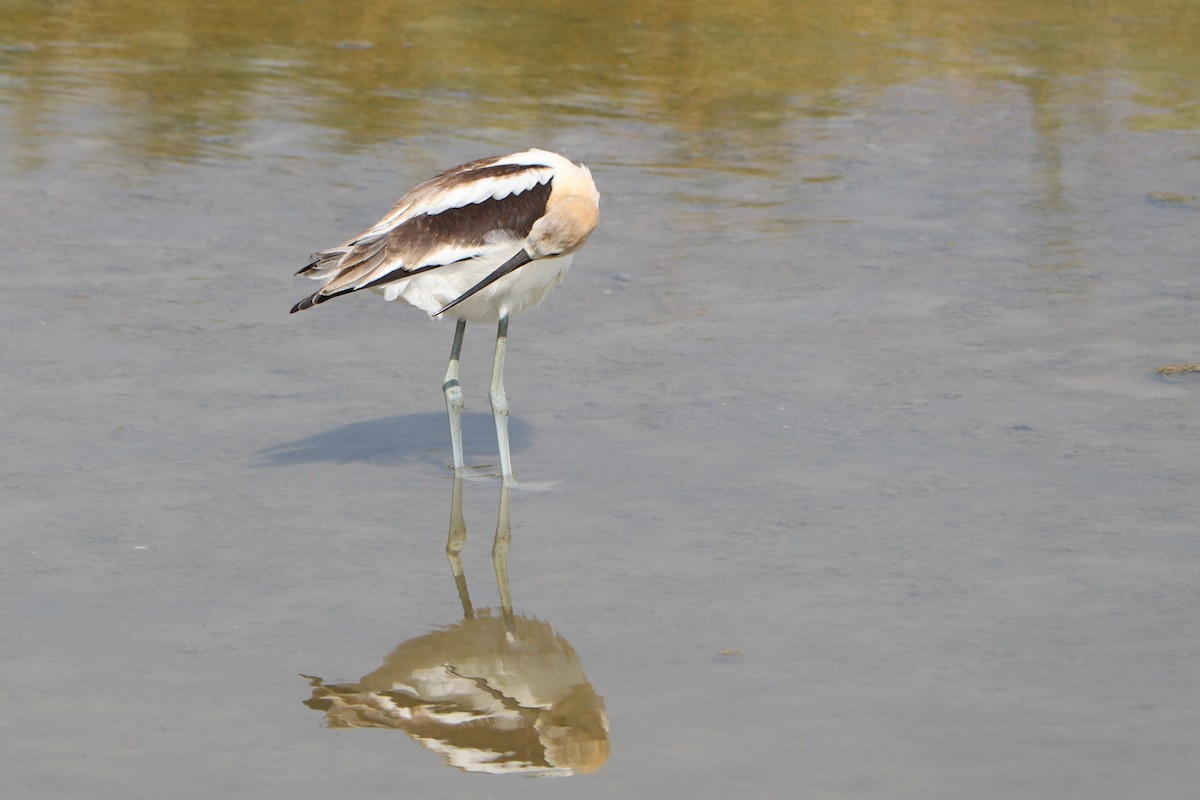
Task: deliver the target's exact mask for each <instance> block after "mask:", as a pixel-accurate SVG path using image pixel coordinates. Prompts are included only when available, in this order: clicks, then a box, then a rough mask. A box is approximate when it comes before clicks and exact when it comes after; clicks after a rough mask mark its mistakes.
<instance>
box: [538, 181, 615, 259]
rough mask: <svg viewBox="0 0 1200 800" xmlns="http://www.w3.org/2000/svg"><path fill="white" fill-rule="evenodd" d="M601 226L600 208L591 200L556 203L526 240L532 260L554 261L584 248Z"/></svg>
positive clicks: (573, 197)
mask: <svg viewBox="0 0 1200 800" xmlns="http://www.w3.org/2000/svg"><path fill="white" fill-rule="evenodd" d="M599 222H600V206H599V205H598V204H597V203H596V201H595V200H593V199H592V198H590V197H584V196H583V195H567V196H566V197H562V198H559V199H557V200H556V201H555V202H553V203H552V204H551V205H550V207H549V208H547V210H546V214H545V216H543V217H542V218H541V219H539V220H538V221H537V222H535V223H534V224H533V228H532V229H530V231H529V236H528V237H527V238H526V240H525V250H526V251H527V252H528V253H529V255H530V257H532V258H534V259H537V258H553V257H554V256H565V255H568V254H570V253H574V252H575V251H576V250H578V249H579V248H580V247H583V244H584V242H586V241H587V239H588V236H590V235H591V233H592V231H594V230H595V229H596V225H597V223H599Z"/></svg>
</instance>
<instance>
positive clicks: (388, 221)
mask: <svg viewBox="0 0 1200 800" xmlns="http://www.w3.org/2000/svg"><path fill="white" fill-rule="evenodd" d="M552 177H554V169H553V168H551V167H541V168H531V169H527V170H522V171H521V172H518V173H515V174H513V175H503V176H500V177H494V176H485V177H482V178H479V177H475V178H473V177H471V173H465V174H464V175H463V176H462V178H461V179H460V180H459V181H457V182H455V183H454V184H453V185H452V186H450V188H448V189H442V190H440V191H436V192H432V193H430V194H428V195H425V196H424V197H416V198H413V201H412V202H410V203H407V204H405V205H403V206H401V207H399V208H397V209H395V210H394V211H393V212H392V213H391V214H388V215H387V216H386V217H384V218H383V219H381V220H380V221H379V222H377V223H376V224H375V226H374V227H373V228H371V229H370V230H368V231H366V232H365V233H363V234H362V235H361V236H360V237H359V238H360V239H366V238H369V237H371V236H373V235H375V234H379V233H385V232H387V231H390V230H391V229H393V228H395V227H397V226H398V225H401V224H402V223H404V222H405V221H407V220H410V219H412V218H413V217H417V216H420V215H421V214H428V215H430V216H433V215H435V214H441V213H442V212H443V211H448V210H449V209H451V208H462V207H463V206H469V205H474V204H475V203H482V202H484V201H485V200H503V199H504V198H505V197H508V196H509V195H514V194H521V193H522V192H527V191H529V190H530V189H532V188H533V187H535V186H538V185H541V184H544V183H545V182H546V181H548V180H550V179H551V178H552Z"/></svg>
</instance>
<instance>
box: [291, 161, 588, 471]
mask: <svg viewBox="0 0 1200 800" xmlns="http://www.w3.org/2000/svg"><path fill="white" fill-rule="evenodd" d="M599 219H600V194H599V192H597V191H596V184H595V183H594V182H593V181H592V175H591V173H590V172H589V171H588V169H587V167H584V166H581V165H578V164H575V163H572V162H571V161H569V160H567V159H566V158H564V157H562V156H560V155H558V154H557V153H550V152H547V151H545V150H527V151H525V152H523V153H514V154H512V155H507V156H499V157H495V158H484V159H480V160H478V161H471V162H469V163H467V164H463V165H461V166H458V167H454V168H453V169H449V170H446V171H445V172H443V173H442V174H440V175H438V176H436V177H434V178H431V179H429V180H427V181H425V182H424V183H422V184H421V185H420V186H417V187H416V188H415V189H413V190H412V191H410V192H409V193H408V194H406V195H404V196H403V197H401V198H400V200H399V201H398V202H397V203H396V205H395V207H394V208H393V209H392V210H391V212H390V213H389V214H388V215H387V216H385V217H384V218H383V219H381V220H380V221H379V222H377V223H375V225H374V226H373V227H371V228H370V229H368V230H367V231H364V232H363V233H361V234H359V235H358V236H356V237H354V238H353V239H351V240H349V241H348V242H346V243H345V244H343V245H340V246H338V247H334V248H330V249H329V250H323V251H321V252H319V253H315V254H314V255H313V257H312V262H311V263H310V264H309V265H308V266H306V267H304V269H302V270H300V271H299V272H298V273H296V274H298V275H306V276H308V277H310V278H313V279H316V280H321V281H324V282H325V285H324V286H322V287H321V288H320V289H318V290H317V291H316V292H314V293H313V294H311V295H309V296H308V297H306V298H304V299H303V300H301V301H300V302H299V303H297V304H296V305H295V306H293V307H292V312H293V313H295V312H297V311H303V310H304V309H306V308H311V307H312V306H314V305H317V304H319V303H323V302H325V301H326V300H329V299H330V298H333V297H338V296H339V295H343V294H348V293H350V292H355V291H358V290H359V289H372V290H375V291H378V292H381V293H382V294H383V296H384V297H385V298H386V299H388V300H395V299H397V298H400V299H402V300H405V301H407V302H408V303H409V304H411V305H414V306H416V307H417V308H419V309H421V310H422V311H425V312H427V313H428V314H429V315H430V316H432V317H436V316H440V315H445V316H448V317H454V318H455V319H457V320H458V325H457V327H456V328H455V331H454V345H453V347H452V349H451V351H450V363H449V365H448V367H447V368H446V380H445V382H444V383H443V384H442V389H443V392H444V393H445V395H446V408H447V410H448V411H449V414H450V440H451V445H452V447H453V450H454V466H455V468H456V469H460V468H462V466H463V455H462V425H461V416H462V408H463V397H462V388H461V387H460V386H459V383H458V361H459V354H460V352H461V350H462V340H463V333H464V331H465V330H466V324H467V322H468V321H470V322H496V323H498V327H497V330H496V357H495V361H494V363H493V366H492V383H491V389H490V392H489V396H490V398H491V401H492V414H493V416H494V417H495V421H496V438H497V441H498V443H499V447H500V467H501V472H502V474H503V475H505V476H510V475H511V474H512V463H511V458H510V456H509V447H508V401H507V398H506V397H505V394H504V350H505V343H506V341H507V338H508V318H509V316H510V315H511V314H515V313H518V312H521V311H524V310H525V309H528V308H533V307H535V306H537V305H538V304H539V303H541V302H542V300H543V299H544V298H545V296H546V294H547V293H548V292H549V291H550V290H551V289H552V288H554V286H556V285H557V284H558V282H559V281H561V280H562V279H563V276H564V275H566V273H567V269H568V268H569V267H570V266H571V257H572V255H573V254H574V252H575V251H576V250H578V249H579V248H580V247H582V246H583V244H584V242H586V241H587V238H588V236H589V235H590V234H591V232H592V231H593V230H594V229H595V227H596V224H597V222H599Z"/></svg>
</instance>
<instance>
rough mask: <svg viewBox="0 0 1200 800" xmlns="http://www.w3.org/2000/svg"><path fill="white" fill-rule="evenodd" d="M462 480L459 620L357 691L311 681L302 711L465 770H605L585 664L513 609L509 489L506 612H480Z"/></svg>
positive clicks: (604, 746) (450, 551)
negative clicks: (404, 743)
mask: <svg viewBox="0 0 1200 800" xmlns="http://www.w3.org/2000/svg"><path fill="white" fill-rule="evenodd" d="M462 496H463V480H462V477H461V476H456V477H455V479H454V489H453V494H452V500H451V508H450V533H449V537H448V539H447V542H446V556H447V558H448V559H449V560H450V567H451V574H452V575H453V577H454V582H455V587H456V589H457V591H458V596H459V600H460V602H461V604H462V616H463V618H462V620H461V621H459V622H457V623H454V624H452V625H447V626H446V627H443V628H440V629H438V630H435V631H432V632H430V633H427V634H425V635H423V636H418V637H415V638H413V639H409V640H407V641H404V642H401V643H400V644H399V645H397V646H396V648H395V649H394V650H393V651H392V652H391V653H390V654H389V655H388V656H387V658H385V659H384V661H383V664H382V665H381V666H380V667H379V668H378V669H376V670H375V671H374V672H371V673H370V674H368V675H365V676H364V677H363V678H362V679H360V680H359V681H358V682H357V683H344V684H328V683H325V682H324V681H323V680H322V679H321V678H318V677H314V676H311V675H304V676H303V677H305V678H307V679H308V680H309V684H310V686H311V687H312V696H311V697H310V698H309V699H307V700H305V701H304V704H305V705H307V706H308V707H309V708H312V709H314V710H316V711H322V712H324V714H325V722H326V724H327V725H328V727H330V728H335V729H336V728H391V729H395V730H402V731H404V732H405V733H406V734H408V735H409V736H410V737H411V738H413V739H414V740H416V741H417V742H419V743H420V744H421V745H422V746H423V747H427V748H428V749H430V750H433V751H434V752H436V753H438V754H439V755H441V756H442V758H443V760H444V761H445V763H446V764H447V765H449V766H452V767H456V768H458V769H461V770H463V771H466V772H483V773H490V774H514V773H515V774H525V775H557V776H567V775H574V774H578V773H588V772H595V771H597V770H598V769H600V768H601V767H602V766H604V764H605V762H607V760H608V753H609V739H608V717H607V715H606V713H605V710H604V701H603V699H602V698H601V697H600V696H599V695H598V694H596V691H595V689H593V688H592V684H591V683H590V682H589V681H588V679H587V677H586V676H585V675H584V672H583V665H582V664H581V663H580V660H579V655H578V654H577V653H576V652H575V649H574V648H573V647H571V645H570V643H569V642H567V640H566V639H564V638H563V637H562V636H561V635H559V634H558V633H557V632H555V630H554V629H553V627H551V625H550V624H549V623H547V622H543V621H542V620H539V619H535V618H534V617H529V616H525V615H523V614H517V613H515V612H514V611H513V604H512V594H511V590H510V587H509V579H508V548H509V543H510V541H511V524H510V515H509V504H510V497H511V486H510V484H509V483H508V482H504V484H503V487H502V489H501V495H500V508H499V511H498V514H497V519H496V537H495V540H494V542H493V545H492V562H493V565H494V567H495V571H496V586H497V588H498V590H499V594H500V608H499V610H498V611H496V612H493V611H491V610H489V609H476V608H475V606H474V604H473V603H472V601H471V596H470V592H469V591H468V588H467V579H466V574H465V572H464V570H463V565H462V560H461V557H460V556H461V554H462V550H463V548H464V546H465V545H466V541H467V526H466V521H465V518H464V516H463V509H462Z"/></svg>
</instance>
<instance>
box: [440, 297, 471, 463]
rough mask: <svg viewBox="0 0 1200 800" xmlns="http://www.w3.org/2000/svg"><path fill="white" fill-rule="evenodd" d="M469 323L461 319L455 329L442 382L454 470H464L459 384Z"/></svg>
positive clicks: (461, 405) (460, 388) (461, 395)
mask: <svg viewBox="0 0 1200 800" xmlns="http://www.w3.org/2000/svg"><path fill="white" fill-rule="evenodd" d="M466 330H467V321H466V320H465V319H460V320H459V321H458V325H457V326H456V327H455V328H454V344H453V345H452V346H451V348H450V363H449V364H447V365H446V380H445V381H443V382H442V394H444V395H446V414H447V415H448V416H449V417H450V447H451V448H452V449H453V450H454V470H455V471H456V472H457V471H459V470H461V469H462V468H463V446H462V415H463V390H462V385H461V384H460V383H459V382H458V360H459V356H460V355H461V354H462V343H463V334H464V333H465V332H466Z"/></svg>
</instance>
